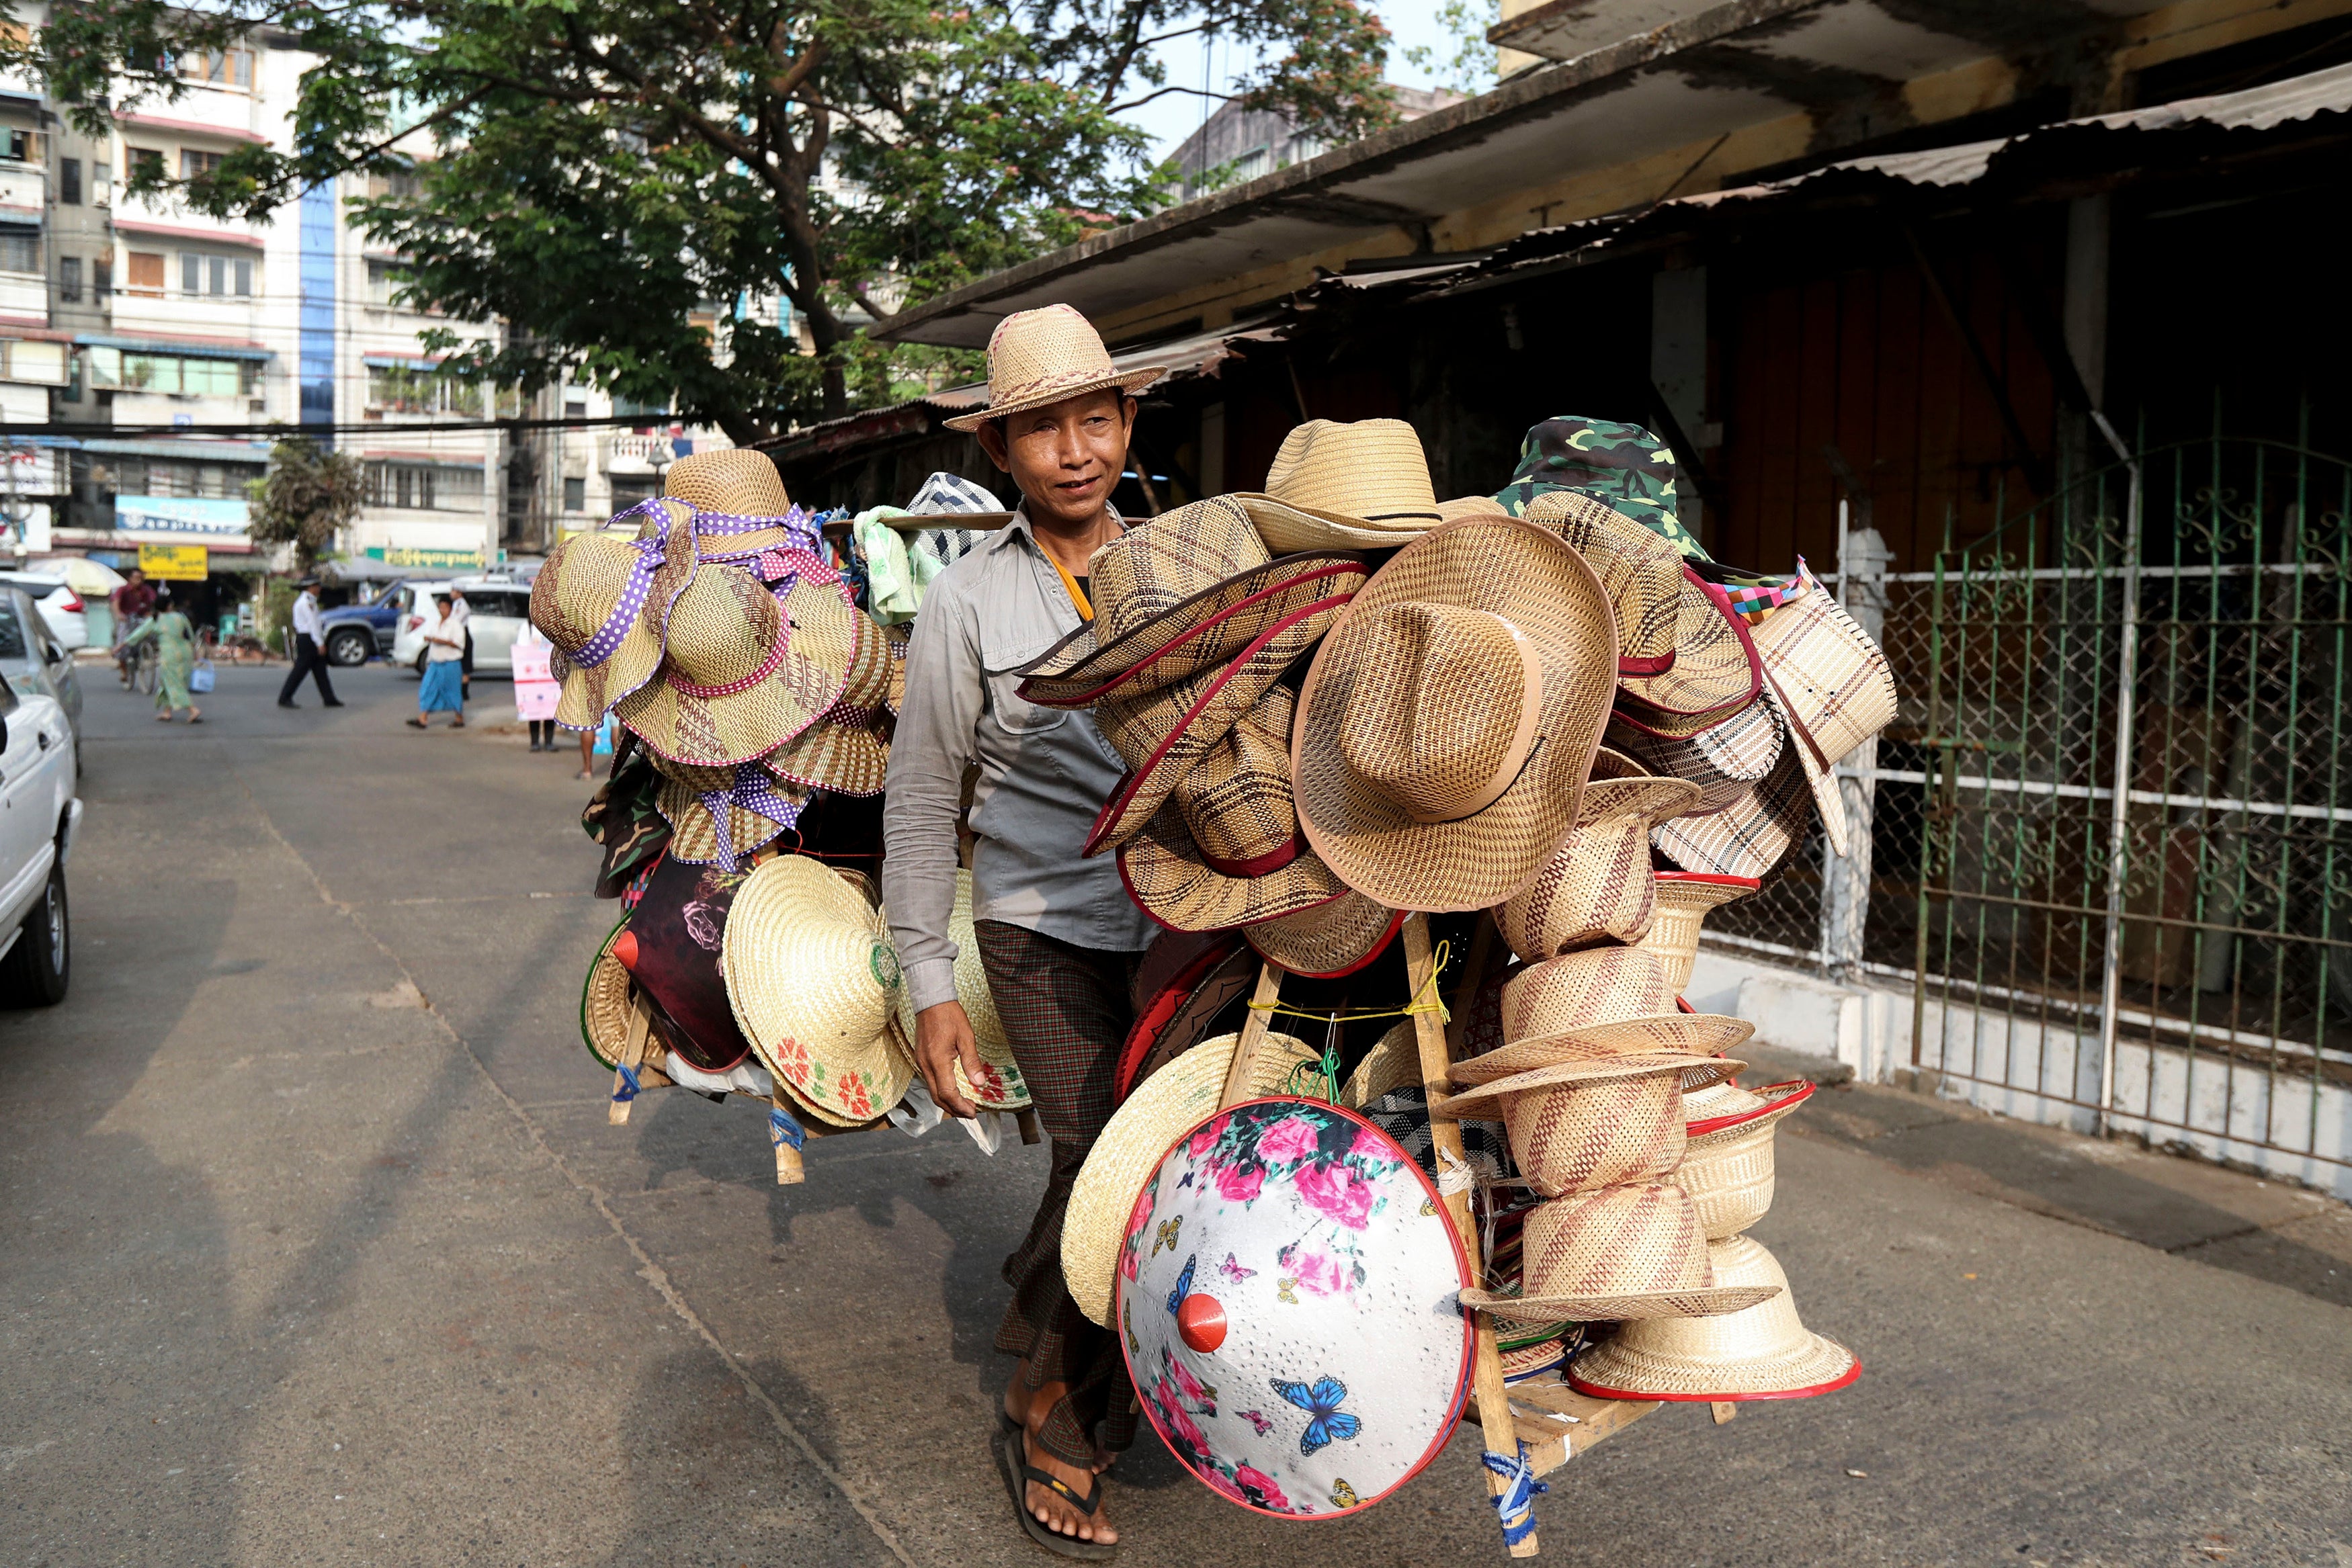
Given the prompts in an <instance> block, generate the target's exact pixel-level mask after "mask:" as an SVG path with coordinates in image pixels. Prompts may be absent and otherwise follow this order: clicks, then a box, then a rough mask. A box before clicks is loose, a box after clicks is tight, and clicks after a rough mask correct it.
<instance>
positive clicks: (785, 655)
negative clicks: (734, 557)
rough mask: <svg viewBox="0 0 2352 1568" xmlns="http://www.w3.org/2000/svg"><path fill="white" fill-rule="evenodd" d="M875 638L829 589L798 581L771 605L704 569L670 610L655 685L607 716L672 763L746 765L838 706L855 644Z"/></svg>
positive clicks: (721, 573)
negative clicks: (665, 649)
mask: <svg viewBox="0 0 2352 1568" xmlns="http://www.w3.org/2000/svg"><path fill="white" fill-rule="evenodd" d="M880 635H881V629H880V628H879V627H877V626H876V625H875V624H874V623H873V622H871V621H869V620H867V619H866V616H864V615H863V614H861V613H860V612H857V611H856V610H855V609H853V608H852V607H851V606H850V604H849V603H848V602H847V601H845V600H844V599H843V598H842V597H841V592H840V590H839V589H837V588H835V587H832V586H829V585H822V584H818V583H814V582H812V581H810V580H807V579H805V578H800V579H796V580H794V581H793V586H792V588H791V589H790V590H789V591H786V592H785V593H784V594H782V596H781V597H779V596H778V595H775V594H772V593H771V592H769V591H768V590H767V588H766V587H765V586H764V585H763V584H761V581H760V580H759V579H758V578H756V577H754V576H752V575H751V573H750V572H748V571H744V570H740V569H739V568H735V567H727V566H712V567H706V568H705V569H703V570H700V571H698V572H697V573H696V574H695V580H694V581H693V582H691V583H689V584H688V586H687V587H686V589H685V590H684V591H681V592H680V593H679V594H678V596H677V601H675V602H674V603H673V604H672V605H671V606H670V615H669V622H668V630H667V639H668V642H667V653H666V656H665V657H664V659H663V662H662V671H661V676H660V678H659V679H657V680H654V681H650V682H648V683H647V684H646V685H645V686H644V687H642V688H641V689H639V690H638V691H636V692H635V693H633V694H631V695H629V696H628V697H626V698H624V699H623V700H622V701H621V702H620V703H619V704H617V705H616V706H614V712H615V713H616V714H617V715H619V716H620V720H621V722H622V723H623V724H625V725H626V726H628V727H629V728H630V729H631V730H632V731H634V732H635V735H636V737H637V738H638V739H640V740H642V741H644V742H645V743H646V746H647V747H651V748H652V749H653V750H654V751H655V752H656V753H658V754H659V755H661V756H664V757H667V758H670V759H671V760H672V761H674V762H691V763H694V764H696V765H697V766H699V767H705V768H715V767H719V766H723V765H725V764H728V763H733V762H751V761H754V760H756V759H757V758H762V757H765V756H766V755H767V754H768V753H769V752H772V751H773V750H775V749H776V747H780V746H782V745H783V744H784V742H786V741H788V740H790V739H792V738H793V737H794V736H796V735H798V734H800V733H801V731H803V730H804V729H806V728H807V727H809V726H810V725H812V724H814V723H815V722H816V719H817V717H818V716H819V715H821V714H823V713H824V712H825V711H826V710H827V709H828V708H831V707H832V706H834V704H835V703H836V702H838V701H839V700H840V698H841V694H842V691H843V689H844V688H845V686H846V685H847V684H848V680H849V672H850V669H851V667H852V665H853V664H856V658H857V650H858V646H859V643H860V642H861V641H862V640H863V639H865V638H867V637H874V638H877V639H878V638H879V637H880Z"/></svg>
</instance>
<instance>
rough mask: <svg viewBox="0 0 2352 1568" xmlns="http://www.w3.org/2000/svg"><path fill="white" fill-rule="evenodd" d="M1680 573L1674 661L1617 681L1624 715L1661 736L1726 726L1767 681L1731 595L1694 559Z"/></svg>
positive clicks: (1619, 703) (1621, 709)
mask: <svg viewBox="0 0 2352 1568" xmlns="http://www.w3.org/2000/svg"><path fill="white" fill-rule="evenodd" d="M1547 499H1549V497H1547ZM1633 526H1634V527H1639V525H1638V524H1636V525H1633ZM1681 571H1682V580H1681V583H1680V585H1679V587H1678V588H1677V589H1676V591H1675V601H1674V612H1675V653H1674V660H1673V662H1672V663H1671V664H1668V665H1667V666H1666V668H1664V669H1663V670H1661V671H1659V672H1658V673H1657V674H1650V675H1630V674H1629V675H1624V676H1622V678H1621V680H1620V684H1619V687H1618V702H1617V712H1618V716H1620V717H1621V718H1622V719H1623V720H1624V721H1625V722H1626V723H1628V724H1630V725H1633V726H1634V727H1637V728H1641V729H1646V730H1648V731H1650V732H1651V733H1652V734H1654V735H1661V736H1677V735H1692V734H1696V732H1698V731H1699V730H1702V729H1706V728H1708V727H1711V726H1714V725H1717V724H1720V723H1722V722H1723V721H1724V720H1725V719H1727V718H1729V717H1730V716H1732V715H1733V714H1736V713H1738V711H1739V710H1740V709H1742V708H1744V707H1746V706H1748V704H1750V703H1752V702H1754V701H1755V700H1756V695H1757V693H1758V692H1759V690H1761V689H1762V686H1763V679H1764V675H1763V663H1762V660H1761V659H1760V658H1759V655H1758V653H1757V652H1756V644H1755V643H1754V641H1753V640H1752V639H1751V638H1750V637H1749V635H1748V622H1747V621H1746V620H1745V619H1744V618H1742V617H1741V615H1740V614H1739V612H1738V611H1736V610H1734V609H1733V608H1732V607H1731V596H1730V595H1729V594H1728V593H1727V592H1725V591H1724V590H1723V589H1722V588H1720V587H1718V586H1717V585H1716V584H1715V583H1712V582H1709V581H1707V580H1706V579H1705V578H1703V577H1701V576H1700V575H1699V574H1698V573H1697V572H1696V571H1695V570H1692V569H1691V568H1690V567H1689V566H1687V565H1685V566H1684V567H1683V568H1682V569H1681Z"/></svg>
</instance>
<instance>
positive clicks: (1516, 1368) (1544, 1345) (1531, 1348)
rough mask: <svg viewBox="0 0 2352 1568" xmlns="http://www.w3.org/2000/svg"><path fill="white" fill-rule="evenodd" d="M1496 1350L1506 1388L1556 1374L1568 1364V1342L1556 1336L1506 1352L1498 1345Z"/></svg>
mask: <svg viewBox="0 0 2352 1568" xmlns="http://www.w3.org/2000/svg"><path fill="white" fill-rule="evenodd" d="M1496 1350H1497V1351H1498V1352H1499V1354H1500V1356H1501V1359H1502V1363H1503V1386H1504V1387H1506V1388H1509V1387H1513V1386H1515V1385H1518V1384H1522V1383H1526V1382H1528V1381H1529V1380H1530V1379H1532V1378H1538V1377H1541V1376H1542V1375H1544V1374H1546V1373H1548V1372H1557V1371H1559V1369H1560V1368H1561V1367H1562V1366H1565V1365H1566V1364H1568V1342H1567V1341H1566V1340H1564V1339H1562V1338H1560V1337H1559V1335H1558V1334H1554V1335H1553V1336H1552V1337H1551V1338H1549V1339H1541V1340H1538V1341H1536V1342H1535V1343H1533V1344H1522V1345H1514V1346H1512V1347H1511V1348H1509V1349H1507V1350H1506V1349H1503V1347H1502V1346H1500V1345H1497V1346H1496Z"/></svg>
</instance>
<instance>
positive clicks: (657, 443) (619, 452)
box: [602, 432, 675, 474]
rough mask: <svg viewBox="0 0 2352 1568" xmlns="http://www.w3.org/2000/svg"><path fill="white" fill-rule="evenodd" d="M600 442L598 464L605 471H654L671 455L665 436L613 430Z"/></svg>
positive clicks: (673, 450) (665, 466)
mask: <svg viewBox="0 0 2352 1568" xmlns="http://www.w3.org/2000/svg"><path fill="white" fill-rule="evenodd" d="M603 445H604V462H603V464H602V466H603V468H604V472H605V473H607V474H658V473H659V472H661V470H663V469H664V468H667V467H668V466H669V465H670V463H671V461H672V459H673V457H674V455H675V449H674V448H672V446H671V445H670V442H669V437H668V436H667V435H638V434H634V433H629V432H615V433H614V434H611V435H608V436H606V437H604V442H603Z"/></svg>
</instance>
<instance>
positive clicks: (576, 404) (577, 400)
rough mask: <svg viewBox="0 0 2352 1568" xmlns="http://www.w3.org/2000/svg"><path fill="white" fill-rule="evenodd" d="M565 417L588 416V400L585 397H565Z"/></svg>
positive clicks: (582, 417)
mask: <svg viewBox="0 0 2352 1568" xmlns="http://www.w3.org/2000/svg"><path fill="white" fill-rule="evenodd" d="M563 417H564V418H566V419H585V418H587V417H588V400H587V399H586V398H584V397H568V398H565V399H564V400H563Z"/></svg>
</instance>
